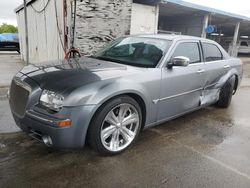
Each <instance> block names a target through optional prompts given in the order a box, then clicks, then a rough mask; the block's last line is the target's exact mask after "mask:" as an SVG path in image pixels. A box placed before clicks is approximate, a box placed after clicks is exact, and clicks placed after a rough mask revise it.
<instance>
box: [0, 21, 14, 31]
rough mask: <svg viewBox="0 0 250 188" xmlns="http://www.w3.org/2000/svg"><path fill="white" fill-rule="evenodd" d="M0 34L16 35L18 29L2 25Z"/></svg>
mask: <svg viewBox="0 0 250 188" xmlns="http://www.w3.org/2000/svg"><path fill="white" fill-rule="evenodd" d="M0 33H18V29H17V27H15V26H14V25H10V24H6V23H3V24H2V25H0Z"/></svg>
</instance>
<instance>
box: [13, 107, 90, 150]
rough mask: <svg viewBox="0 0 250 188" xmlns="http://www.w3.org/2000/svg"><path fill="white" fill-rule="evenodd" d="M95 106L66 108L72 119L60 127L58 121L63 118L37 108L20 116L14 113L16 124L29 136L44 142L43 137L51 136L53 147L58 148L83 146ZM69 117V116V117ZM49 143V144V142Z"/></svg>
mask: <svg viewBox="0 0 250 188" xmlns="http://www.w3.org/2000/svg"><path fill="white" fill-rule="evenodd" d="M94 109H95V107H94V106H81V107H71V108H67V109H64V112H67V113H66V114H67V116H68V117H69V118H70V120H71V121H72V123H73V124H72V125H71V126H69V127H63V128H61V127H58V126H57V125H56V123H57V122H58V121H61V120H65V119H59V118H57V117H53V116H50V115H47V114H43V113H41V112H38V111H36V110H28V111H26V113H25V115H24V117H22V118H20V117H18V116H17V115H15V114H14V113H13V117H14V119H15V122H16V124H17V125H18V126H19V127H20V128H21V129H22V130H23V131H24V132H25V133H27V134H28V135H29V136H31V137H33V138H35V139H37V140H39V141H40V142H43V143H44V141H43V138H45V137H46V138H48V137H49V138H50V139H51V141H52V144H49V145H50V146H51V147H54V148H58V149H74V148H82V147H83V146H84V144H85V138H86V135H87V129H88V125H89V123H90V121H91V117H92V115H93V113H94ZM67 119H68V118H67ZM47 145H48V144H47Z"/></svg>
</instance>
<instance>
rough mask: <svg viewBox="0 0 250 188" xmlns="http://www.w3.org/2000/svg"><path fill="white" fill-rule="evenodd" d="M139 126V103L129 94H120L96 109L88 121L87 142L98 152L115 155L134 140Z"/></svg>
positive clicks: (140, 122)
mask: <svg viewBox="0 0 250 188" xmlns="http://www.w3.org/2000/svg"><path fill="white" fill-rule="evenodd" d="M129 120H130V121H129ZM129 122H132V123H131V124H128V123H129ZM126 124H128V125H126ZM141 127H142V112H141V108H140V106H139V104H138V103H137V102H136V101H135V100H134V99H133V98H131V97H129V96H126V95H124V96H120V97H117V98H114V99H112V100H110V101H108V102H106V103H105V104H104V105H102V106H101V107H100V109H98V111H97V112H96V114H95V115H94V117H93V119H92V121H91V123H90V127H89V130H88V135H87V139H88V143H89V144H90V146H91V147H92V148H93V149H94V150H95V151H97V152H98V153H100V154H105V155H115V154H118V153H121V152H123V151H124V150H126V149H127V148H128V147H130V146H131V145H132V144H133V143H134V142H135V140H136V139H137V137H138V135H139V133H140V129H141ZM111 132H112V133H111Z"/></svg>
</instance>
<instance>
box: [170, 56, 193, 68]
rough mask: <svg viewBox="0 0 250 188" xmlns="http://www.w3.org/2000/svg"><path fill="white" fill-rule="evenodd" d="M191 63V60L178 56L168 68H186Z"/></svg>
mask: <svg viewBox="0 0 250 188" xmlns="http://www.w3.org/2000/svg"><path fill="white" fill-rule="evenodd" d="M189 62H190V60H189V58H187V57H184V56H177V57H174V58H172V59H171V61H170V62H169V63H168V68H172V67H173V66H181V67H186V66H188V65H189Z"/></svg>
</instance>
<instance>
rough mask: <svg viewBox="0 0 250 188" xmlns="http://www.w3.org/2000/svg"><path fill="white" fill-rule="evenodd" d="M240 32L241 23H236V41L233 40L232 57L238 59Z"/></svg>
mask: <svg viewBox="0 0 250 188" xmlns="http://www.w3.org/2000/svg"><path fill="white" fill-rule="evenodd" d="M239 30H240V22H237V23H236V26H235V30H234V39H233V45H232V51H231V54H230V55H231V56H233V57H236V56H237V54H238V49H237V41H238V36H239Z"/></svg>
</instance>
